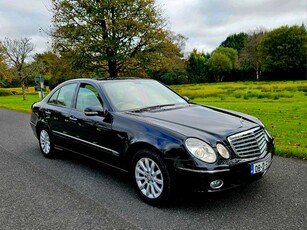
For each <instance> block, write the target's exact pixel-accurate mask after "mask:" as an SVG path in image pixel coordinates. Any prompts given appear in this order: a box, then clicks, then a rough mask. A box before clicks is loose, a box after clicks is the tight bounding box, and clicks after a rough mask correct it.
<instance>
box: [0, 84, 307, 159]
mask: <svg viewBox="0 0 307 230" xmlns="http://www.w3.org/2000/svg"><path fill="white" fill-rule="evenodd" d="M171 87H172V88H173V89H174V90H176V91H177V92H178V93H180V94H181V95H184V96H188V97H189V98H190V99H191V101H192V102H195V103H199V104H207V105H212V106H217V107H222V108H226V109H232V110H236V111H240V112H243V113H247V114H250V115H253V116H256V117H258V118H259V119H260V120H261V121H262V122H263V123H264V124H265V126H266V127H267V129H268V130H269V132H270V133H271V134H272V136H273V137H274V138H275V142H276V153H277V154H278V155H281V156H286V157H297V158H301V159H307V81H294V82H292V81H286V82H236V83H212V84H193V85H176V86H171ZM14 91H16V90H15V89H14ZM30 91H31V92H32V89H30ZM36 101H40V98H39V97H38V95H37V94H35V95H33V94H30V95H27V100H26V101H23V100H22V96H21V95H13V96H0V107H2V108H7V109H12V110H16V111H22V112H30V107H31V105H32V103H34V102H36Z"/></svg>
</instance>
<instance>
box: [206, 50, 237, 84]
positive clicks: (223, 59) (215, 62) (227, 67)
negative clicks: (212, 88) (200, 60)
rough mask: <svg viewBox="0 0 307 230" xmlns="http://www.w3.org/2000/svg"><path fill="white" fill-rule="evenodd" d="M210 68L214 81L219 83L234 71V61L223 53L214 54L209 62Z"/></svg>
mask: <svg viewBox="0 0 307 230" xmlns="http://www.w3.org/2000/svg"><path fill="white" fill-rule="evenodd" d="M208 67H209V69H210V71H211V72H212V74H213V76H214V79H215V80H216V81H217V82H222V81H223V79H224V77H225V74H227V73H229V72H230V71H231V70H232V61H231V60H230V58H229V57H228V56H227V55H225V54H223V53H221V52H213V54H212V56H211V58H210V59H209V61H208Z"/></svg>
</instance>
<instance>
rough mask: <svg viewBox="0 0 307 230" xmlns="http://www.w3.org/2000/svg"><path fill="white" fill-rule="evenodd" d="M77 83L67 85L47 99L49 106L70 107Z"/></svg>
mask: <svg viewBox="0 0 307 230" xmlns="http://www.w3.org/2000/svg"><path fill="white" fill-rule="evenodd" d="M76 86H77V83H73V84H68V85H65V86H63V87H62V88H60V89H59V90H57V91H56V92H55V93H54V94H53V95H52V96H51V97H50V99H49V101H48V103H49V104H55V105H61V106H65V107H69V108H70V107H71V105H72V99H73V96H74V93H75V89H76Z"/></svg>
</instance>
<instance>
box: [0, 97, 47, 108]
mask: <svg viewBox="0 0 307 230" xmlns="http://www.w3.org/2000/svg"><path fill="white" fill-rule="evenodd" d="M40 100H41V99H40V98H39V97H38V94H36V95H33V94H30V95H27V100H26V101H24V100H23V99H22V95H12V96H1V97H0V107H1V108H6V109H11V110H15V111H20V112H27V113H30V110H31V105H32V104H33V103H34V102H37V101H40Z"/></svg>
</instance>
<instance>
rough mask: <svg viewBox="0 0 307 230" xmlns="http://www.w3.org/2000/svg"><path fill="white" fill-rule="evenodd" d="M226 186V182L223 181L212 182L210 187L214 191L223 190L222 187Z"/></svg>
mask: <svg viewBox="0 0 307 230" xmlns="http://www.w3.org/2000/svg"><path fill="white" fill-rule="evenodd" d="M223 185H224V181H222V180H220V179H219V180H214V181H212V182H211V183H210V187H211V188H212V189H219V188H221V187H222V186H223Z"/></svg>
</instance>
